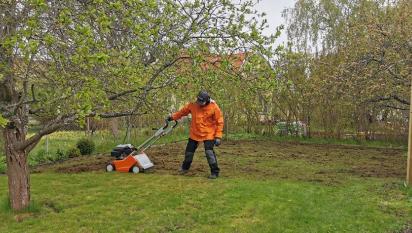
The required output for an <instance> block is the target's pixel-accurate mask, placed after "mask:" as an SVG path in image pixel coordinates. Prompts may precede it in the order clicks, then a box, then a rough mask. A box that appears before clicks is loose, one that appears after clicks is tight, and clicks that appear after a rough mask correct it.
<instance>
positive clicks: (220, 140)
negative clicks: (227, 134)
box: [215, 138, 222, 146]
mask: <svg viewBox="0 0 412 233" xmlns="http://www.w3.org/2000/svg"><path fill="white" fill-rule="evenodd" d="M220 144H222V139H220V138H215V146H220Z"/></svg>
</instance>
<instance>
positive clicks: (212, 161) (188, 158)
mask: <svg viewBox="0 0 412 233" xmlns="http://www.w3.org/2000/svg"><path fill="white" fill-rule="evenodd" d="M203 144H204V146H205V155H206V159H207V162H208V163H209V167H210V173H212V174H216V175H219V172H220V169H219V166H218V165H217V159H216V154H215V151H214V150H213V147H214V146H215V141H214V140H206V141H203ZM198 146H199V142H198V141H195V140H193V139H191V138H189V141H188V142H187V145H186V151H185V159H184V161H183V164H182V169H183V170H189V168H190V165H191V164H192V161H193V156H194V155H195V151H196V149H197V147H198Z"/></svg>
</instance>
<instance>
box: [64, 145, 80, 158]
mask: <svg viewBox="0 0 412 233" xmlns="http://www.w3.org/2000/svg"><path fill="white" fill-rule="evenodd" d="M80 155H81V153H80V150H79V148H77V147H72V148H70V149H68V150H67V152H66V157H68V158H74V157H79V156H80Z"/></svg>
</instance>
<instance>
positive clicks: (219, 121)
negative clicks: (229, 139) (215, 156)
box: [214, 105, 224, 138]
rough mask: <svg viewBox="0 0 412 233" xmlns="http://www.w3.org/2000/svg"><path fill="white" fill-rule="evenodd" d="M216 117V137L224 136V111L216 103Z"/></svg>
mask: <svg viewBox="0 0 412 233" xmlns="http://www.w3.org/2000/svg"><path fill="white" fill-rule="evenodd" d="M214 118H215V121H216V132H215V137H216V138H222V136H223V125H224V121H223V114H222V111H220V108H219V106H217V105H216V109H215V114H214Z"/></svg>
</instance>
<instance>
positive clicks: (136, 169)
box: [130, 166, 140, 174]
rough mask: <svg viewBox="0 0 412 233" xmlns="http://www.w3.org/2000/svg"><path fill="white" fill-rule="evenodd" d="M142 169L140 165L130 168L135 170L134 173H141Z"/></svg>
mask: <svg viewBox="0 0 412 233" xmlns="http://www.w3.org/2000/svg"><path fill="white" fill-rule="evenodd" d="M139 171H140V169H139V167H138V166H133V167H132V168H130V172H133V173H134V174H137V173H139Z"/></svg>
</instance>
